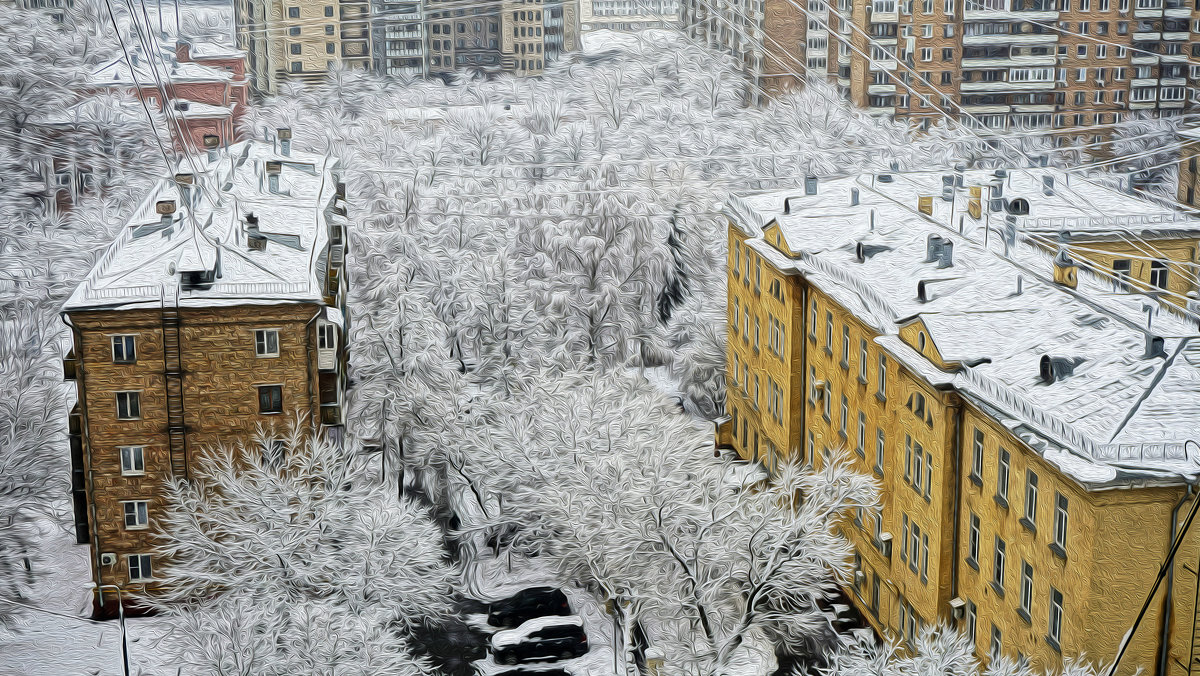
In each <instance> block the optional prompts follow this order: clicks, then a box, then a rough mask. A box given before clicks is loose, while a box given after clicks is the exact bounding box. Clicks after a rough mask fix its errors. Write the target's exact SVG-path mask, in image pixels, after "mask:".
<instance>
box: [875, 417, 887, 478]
mask: <svg viewBox="0 0 1200 676" xmlns="http://www.w3.org/2000/svg"><path fill="white" fill-rule="evenodd" d="M886 447H887V439H886V437H885V436H884V434H883V428H882V427H879V428H876V429H875V473H876V474H878V475H879V476H883V454H884V449H885V448H886Z"/></svg>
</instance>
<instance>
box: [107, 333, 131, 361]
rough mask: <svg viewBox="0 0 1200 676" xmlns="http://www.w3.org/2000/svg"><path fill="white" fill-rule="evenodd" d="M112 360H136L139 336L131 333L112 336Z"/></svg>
mask: <svg viewBox="0 0 1200 676" xmlns="http://www.w3.org/2000/svg"><path fill="white" fill-rule="evenodd" d="M112 361H113V363H114V364H132V363H134V362H136V361H137V337H136V336H131V335H119V336H112Z"/></svg>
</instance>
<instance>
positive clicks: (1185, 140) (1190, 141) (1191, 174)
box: [1175, 127, 1200, 209]
mask: <svg viewBox="0 0 1200 676" xmlns="http://www.w3.org/2000/svg"><path fill="white" fill-rule="evenodd" d="M1179 141H1180V147H1179V190H1178V193H1177V194H1176V195H1175V199H1176V200H1178V201H1179V203H1180V204H1185V205H1187V206H1189V207H1191V208H1193V209H1198V208H1200V167H1197V159H1196V158H1197V156H1200V128H1195V127H1193V128H1190V129H1186V130H1184V131H1182V132H1180V133H1179Z"/></svg>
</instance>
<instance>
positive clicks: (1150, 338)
mask: <svg viewBox="0 0 1200 676" xmlns="http://www.w3.org/2000/svg"><path fill="white" fill-rule="evenodd" d="M1165 356H1167V350H1166V348H1165V347H1164V345H1163V339H1162V336H1156V335H1154V334H1153V333H1150V332H1149V331H1147V332H1146V353H1145V354H1143V355H1142V358H1143V359H1154V358H1155V357H1165Z"/></svg>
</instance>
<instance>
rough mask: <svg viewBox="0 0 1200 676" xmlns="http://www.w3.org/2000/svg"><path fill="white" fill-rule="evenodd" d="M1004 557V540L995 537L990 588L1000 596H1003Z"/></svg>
mask: <svg viewBox="0 0 1200 676" xmlns="http://www.w3.org/2000/svg"><path fill="white" fill-rule="evenodd" d="M1004 555H1005V545H1004V540H1001V539H1000V536H996V551H995V554H994V555H993V557H992V588H993V589H995V590H996V593H997V594H999V595H1001V596H1004Z"/></svg>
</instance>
